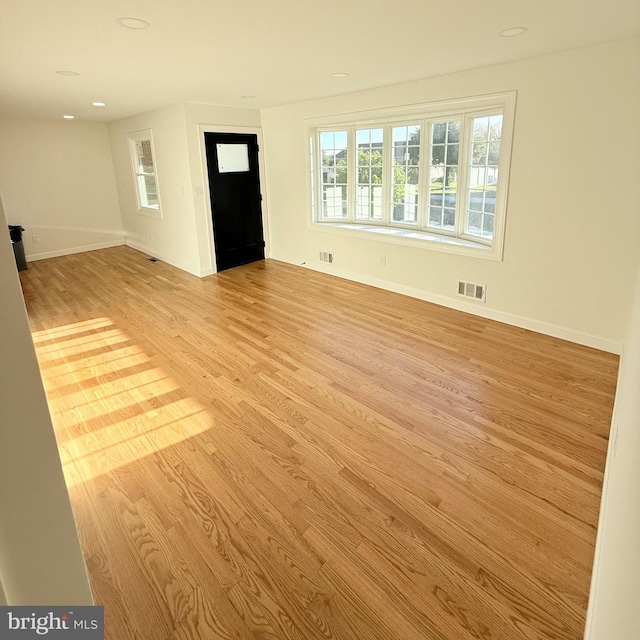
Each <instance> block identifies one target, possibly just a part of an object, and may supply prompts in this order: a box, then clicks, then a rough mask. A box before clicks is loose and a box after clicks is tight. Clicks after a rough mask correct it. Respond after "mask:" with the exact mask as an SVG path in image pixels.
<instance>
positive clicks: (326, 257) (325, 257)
mask: <svg viewBox="0 0 640 640" xmlns="http://www.w3.org/2000/svg"><path fill="white" fill-rule="evenodd" d="M320 262H333V253H331V251H321V252H320Z"/></svg>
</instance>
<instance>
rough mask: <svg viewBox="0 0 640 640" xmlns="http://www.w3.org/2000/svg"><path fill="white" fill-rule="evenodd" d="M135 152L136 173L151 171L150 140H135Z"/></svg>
mask: <svg viewBox="0 0 640 640" xmlns="http://www.w3.org/2000/svg"><path fill="white" fill-rule="evenodd" d="M136 153H137V156H138V173H153V155H152V154H151V140H136Z"/></svg>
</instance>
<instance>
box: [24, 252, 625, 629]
mask: <svg viewBox="0 0 640 640" xmlns="http://www.w3.org/2000/svg"><path fill="white" fill-rule="evenodd" d="M21 278H22V283H23V290H24V292H25V298H26V302H27V307H28V311H29V316H30V320H31V326H32V331H33V336H34V341H35V344H36V349H37V353H38V358H39V362H40V366H41V370H42V375H43V379H44V384H45V388H46V391H47V395H48V398H49V403H50V407H51V411H52V415H53V419H54V424H55V430H56V436H57V439H58V443H59V447H60V454H61V458H62V461H63V465H64V470H65V475H66V479H67V483H68V486H69V491H70V495H71V501H72V505H73V509H74V513H75V517H76V522H77V526H78V530H79V534H80V538H81V542H82V548H83V551H84V555H85V558H86V561H87V565H88V570H89V574H90V579H91V585H92V589H93V593H94V596H95V600H96V603H98V604H102V605H104V606H105V616H106V637H107V638H108V639H111V640H127V639H130V638H139V639H143V640H161V639H165V638H166V639H180V638H183V639H186V640H196V639H208V640H209V639H214V638H215V639H218V638H239V639H249V638H264V639H267V638H274V639H275V638H277V639H288V638H295V639H305V640H317V639H320V638H323V639H324V638H326V639H331V638H335V639H338V640H377V639H379V640H391V639H403V640H426V639H429V640H431V639H436V638H449V639H455V640H461V639H466V638H500V639H505V640H507V639H508V640H516V639H519V638H527V639H534V638H560V639H567V640H576V639H578V638H582V634H583V628H584V621H585V609H586V605H587V596H588V590H589V580H590V575H591V566H592V559H593V551H594V542H595V535H596V523H597V517H598V507H599V502H600V493H601V484H602V474H603V467H604V460H605V453H606V448H607V438H608V433H609V424H610V420H611V411H612V405H613V398H614V391H615V382H616V373H617V368H618V358H617V357H616V356H613V355H610V354H606V353H603V352H599V351H596V350H593V349H589V348H586V347H582V346H578V345H575V344H571V343H568V342H563V341H561V340H556V339H552V338H549V337H545V336H542V335H539V334H535V333H532V332H528V331H525V330H521V329H517V328H513V327H509V326H506V325H503V324H499V323H496V322H491V321H487V320H484V319H481V318H477V317H473V316H469V315H465V314H463V313H460V312H456V311H452V310H450V309H446V308H443V307H439V306H435V305H431V304H428V303H425V302H422V301H418V300H414V299H411V298H406V297H403V296H400V295H396V294H392V293H389V292H384V291H380V290H377V289H374V288H371V287H366V286H363V285H360V284H356V283H352V282H348V281H344V280H340V279H337V278H333V277H331V276H327V275H323V274H319V273H315V272H312V271H308V270H305V269H303V268H300V267H294V266H290V265H286V264H283V263H279V262H276V261H272V260H267V261H264V262H259V263H254V264H251V265H247V266H244V267H240V268H237V269H233V270H230V271H226V272H223V273H221V274H217V275H214V276H210V277H208V278H205V279H203V280H200V279H198V278H195V277H193V276H190V275H188V274H186V273H184V272H181V271H179V270H177V269H174V268H173V267H171V266H169V265H167V264H164V263H162V262H156V263H152V262H149V261H148V259H147V256H145V255H143V254H141V253H138V252H136V251H133V250H132V249H128V248H125V247H117V248H113V249H105V250H102V251H96V252H92V253H83V254H77V255H71V256H66V257H61V258H53V259H50V260H43V261H39V262H33V263H30V264H29V269H28V270H27V271H26V272H23V273H22V274H21Z"/></svg>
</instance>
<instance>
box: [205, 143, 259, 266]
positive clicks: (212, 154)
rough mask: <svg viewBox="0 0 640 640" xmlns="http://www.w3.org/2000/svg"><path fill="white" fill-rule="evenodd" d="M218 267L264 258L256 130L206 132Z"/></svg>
mask: <svg viewBox="0 0 640 640" xmlns="http://www.w3.org/2000/svg"><path fill="white" fill-rule="evenodd" d="M204 142H205V149H206V152H207V171H208V174H209V190H210V193H211V212H212V216H213V237H214V242H215V247H216V265H217V268H218V271H222V270H224V269H230V268H231V267H237V266H238V265H240V264H246V263H247V262H254V261H255V260H263V259H264V235H263V232H262V203H261V201H262V196H261V195H260V173H259V171H258V139H257V136H256V135H255V134H244V133H242V134H240V133H205V134H204Z"/></svg>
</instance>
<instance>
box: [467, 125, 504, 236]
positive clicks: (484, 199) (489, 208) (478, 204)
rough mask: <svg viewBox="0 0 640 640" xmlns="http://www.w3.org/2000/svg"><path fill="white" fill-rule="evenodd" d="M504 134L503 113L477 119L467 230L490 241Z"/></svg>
mask: <svg viewBox="0 0 640 640" xmlns="http://www.w3.org/2000/svg"><path fill="white" fill-rule="evenodd" d="M501 137H502V114H495V115H492V116H488V117H487V116H483V117H480V118H474V119H473V141H472V145H471V167H470V169H469V185H468V186H469V201H468V202H467V224H466V228H465V231H466V233H468V234H471V235H475V236H478V237H482V238H486V239H489V240H490V239H492V238H493V225H494V214H495V210H496V193H497V186H498V165H499V163H500V143H501Z"/></svg>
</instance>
